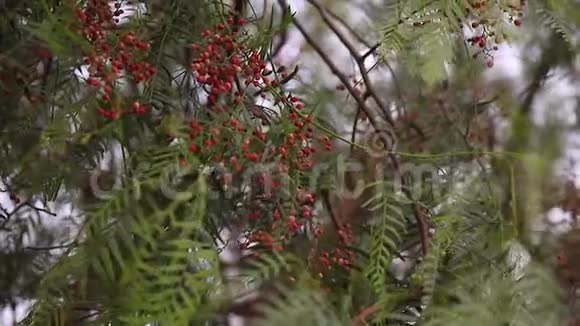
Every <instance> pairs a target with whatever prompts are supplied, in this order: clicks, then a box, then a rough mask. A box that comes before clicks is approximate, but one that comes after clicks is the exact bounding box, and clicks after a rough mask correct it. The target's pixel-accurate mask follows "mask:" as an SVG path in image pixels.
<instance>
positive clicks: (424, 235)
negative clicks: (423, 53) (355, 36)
mask: <svg viewBox="0 0 580 326" xmlns="http://www.w3.org/2000/svg"><path fill="white" fill-rule="evenodd" d="M308 1H309V2H310V3H311V4H312V5H314V6H315V7H316V8H317V9H318V11H319V12H320V14H321V16H322V18H323V20H324V21H325V23H326V24H328V25H329V27H330V28H331V29H332V30H333V32H334V33H335V34H336V35H337V36H338V37H339V38H340V40H341V42H342V43H343V44H344V45H345V46H346V47H347V48H348V50H349V52H350V53H351V55H352V56H353V57H354V58H355V59H356V62H357V64H358V66H359V69H360V71H361V75H362V77H363V79H364V81H365V84H366V86H367V91H368V92H369V94H370V96H371V97H373V99H374V100H375V102H377V105H378V106H379V107H380V108H381V110H382V111H383V112H384V113H385V114H386V113H388V110H387V108H386V106H385V105H384V103H383V102H382V101H381V100H380V99H379V98H378V96H377V94H376V92H374V90H373V89H372V85H371V83H370V80H369V77H368V74H367V73H366V69H365V67H364V59H363V58H362V56H360V55H359V54H358V53H357V52H356V49H355V48H354V47H353V45H352V44H351V43H350V42H349V41H348V40H346V38H345V36H344V35H343V34H342V33H341V32H340V31H338V29H337V28H336V27H335V26H334V24H333V23H332V22H331V21H330V20H329V18H328V16H327V15H326V13H325V12H324V9H322V7H320V5H318V4H317V3H316V2H314V0H308ZM278 3H279V4H280V5H281V6H283V5H284V4H285V1H284V0H278ZM292 23H293V24H294V26H296V28H297V29H298V30H299V31H300V33H301V34H302V36H303V37H304V39H305V40H306V42H307V43H308V44H309V45H310V46H311V47H312V48H313V49H314V51H315V52H316V53H317V54H318V55H319V56H320V58H321V59H322V60H323V61H324V63H325V64H326V65H327V66H328V68H329V69H330V70H331V71H332V73H333V74H334V75H335V76H336V77H338V79H340V81H341V82H342V83H343V84H344V86H345V87H346V89H347V90H348V92H349V93H350V95H351V96H352V97H353V98H354V99H355V101H356V103H357V104H358V105H359V109H360V110H361V111H362V112H363V113H364V114H365V115H366V116H367V117H368V119H369V122H370V123H371V125H372V127H373V128H374V129H375V130H376V131H377V132H379V134H380V137H381V139H382V140H383V142H384V144H385V146H387V145H388V144H389V139H388V136H386V135H384V134H383V133H382V132H381V131H382V130H383V129H382V128H381V126H380V125H379V122H378V120H377V118H376V116H375V115H374V113H375V112H372V111H371V110H370V109H369V107H368V106H367V104H366V101H365V99H364V98H363V97H361V95H360V94H359V92H357V91H356V90H355V89H354V87H353V86H352V85H351V84H350V83H349V80H348V78H347V77H346V76H345V74H344V73H342V71H341V70H340V69H339V68H338V67H337V66H336V65H335V64H334V62H333V61H332V60H331V59H330V57H329V56H328V54H327V53H325V52H324V51H323V50H322V48H321V47H320V46H319V45H318V44H317V43H316V42H315V41H314V39H313V38H312V37H311V36H310V35H309V34H308V32H307V31H306V29H305V28H304V26H302V24H301V23H300V22H299V21H298V20H297V19H296V18H295V17H292ZM385 120H387V122H388V123H389V124H390V125H391V126H394V122H393V121H392V119H391V118H390V117H389V116H387V117H386V119H385ZM388 157H389V159H390V160H391V162H392V164H393V167H394V169H395V171H399V170H400V164H399V160H398V158H397V157H396V155H394V154H393V153H392V152H390V151H389V152H388ZM409 189H410V184H409V183H408V182H405V181H404V183H403V192H404V194H405V196H406V197H407V198H409V199H410V200H412V201H413V202H414V204H413V205H414V207H413V211H414V215H415V219H416V222H417V225H418V227H419V229H420V236H421V251H422V253H423V255H425V254H427V250H428V246H429V227H428V224H427V221H426V218H425V216H424V215H423V213H422V211H421V206H420V204H419V203H418V202H417V201H416V200H414V199H413V198H412V194H411V192H410V190H409Z"/></svg>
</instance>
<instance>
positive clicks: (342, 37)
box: [308, 0, 394, 126]
mask: <svg viewBox="0 0 580 326" xmlns="http://www.w3.org/2000/svg"><path fill="white" fill-rule="evenodd" d="M308 3H310V4H311V5H313V6H314V7H315V8H316V9H317V10H318V12H319V13H320V16H321V17H322V20H323V21H324V22H325V23H326V25H328V27H329V28H330V29H331V30H332V31H333V32H334V34H336V36H338V38H339V39H340V41H341V42H342V44H343V45H344V46H345V47H346V48H347V49H348V51H349V52H350V54H351V55H352V57H353V58H354V59H355V62H356V64H357V65H358V68H359V71H360V74H361V76H362V78H363V80H364V82H365V86H366V89H367V91H368V92H369V94H370V96H371V97H372V98H373V100H374V101H375V103H376V104H377V105H378V106H379V108H380V109H381V111H382V112H389V111H388V110H387V106H386V104H385V103H383V101H382V100H381V98H380V97H379V96H378V95H377V92H376V91H375V89H374V88H373V85H372V82H371V80H370V78H369V75H368V73H367V70H366V68H365V65H364V61H365V60H364V59H365V58H363V57H362V56H361V55H360V54H358V52H357V50H356V48H355V47H354V45H353V44H352V43H351V42H350V41H349V40H348V39H347V38H346V36H345V35H344V34H343V33H342V32H341V31H340V30H339V29H338V27H337V26H336V25H335V24H334V22H332V21H331V20H330V18H329V17H328V14H327V13H326V10H325V9H324V8H322V6H321V5H320V4H319V3H318V2H316V1H315V0H308ZM385 119H386V121H387V122H388V123H389V124H390V125H391V126H394V122H393V120H392V118H391V117H390V115H386V116H385Z"/></svg>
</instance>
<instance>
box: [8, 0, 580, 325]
mask: <svg viewBox="0 0 580 326" xmlns="http://www.w3.org/2000/svg"><path fill="white" fill-rule="evenodd" d="M359 1H362V2H364V1H363V0H359ZM271 2H272V1H271V0H269V1H268V6H269V7H268V8H271ZM288 2H289V4H290V5H291V6H292V9H293V10H294V11H297V12H298V15H297V18H298V19H299V20H301V22H302V23H303V24H304V25H306V26H309V25H311V24H309V22H312V20H308V19H307V18H305V17H304V14H303V11H304V9H308V10H310V9H311V8H307V7H306V6H307V5H306V4H305V2H304V1H303V0H292V1H288ZM374 2H378V1H377V0H375V1H374ZM254 3H255V4H256V8H257V10H260V7H261V4H262V1H254ZM126 11H127V10H126ZM311 12H312V11H311ZM348 13H349V20H350V21H352V22H353V23H361V22H365V21H367V20H368V18H367V17H366V16H365V15H364V13H362V12H361V11H356V10H352V9H349V10H348ZM324 40H325V42H324V43H323V45H324V47H325V48H327V49H332V51H333V55H332V58H333V59H334V60H335V62H337V63H338V65H339V66H340V67H351V72H354V65H353V63H352V62H351V59H350V55H349V53H348V51H347V50H346V49H345V48H344V47H343V46H342V44H340V42H339V41H338V39H337V38H336V37H335V36H332V37H325V39H324ZM303 46H304V40H303V38H302V36H301V35H300V33H299V32H298V31H296V30H295V29H292V30H291V31H290V32H289V34H288V42H287V44H286V45H285V46H284V48H283V49H282V51H281V56H280V57H279V58H278V61H279V63H281V64H284V65H287V66H294V65H296V64H299V65H301V66H314V68H313V69H302V70H301V71H300V73H299V74H300V78H302V79H304V80H308V79H310V78H315V77H322V78H323V80H324V81H325V82H326V83H328V85H330V86H331V85H334V84H336V81H337V80H336V79H335V78H334V77H333V76H332V75H331V74H330V72H329V71H328V70H327V69H326V68H325V67H322V66H320V67H322V68H321V69H323V70H324V71H323V72H321V71H320V69H317V68H316V67H318V66H319V65H320V60H319V59H318V58H317V57H316V56H315V55H313V54H310V53H309V54H306V55H303V54H302V53H301V49H302V47H303ZM360 50H361V52H363V51H364V50H365V49H364V48H362V47H361V48H360ZM520 53H521V51H520V49H518V48H517V47H516V46H509V45H506V44H504V45H501V46H500V48H499V51H497V52H496V58H495V65H494V67H493V68H491V69H489V71H488V72H487V74H488V78H490V79H497V78H501V79H509V80H511V81H513V82H514V83H515V84H516V85H523V80H524V76H523V67H524V65H523V64H522V59H521V58H520ZM371 61H372V60H369V62H368V63H367V64H368V65H369V66H370V65H371V64H372V62H371ZM312 71H315V72H316V74H317V75H313V74H312ZM372 78H374V79H376V80H381V81H382V82H389V80H390V78H391V77H390V75H389V74H388V72H385V71H383V72H380V71H379V73H378V74H376V73H375V74H373V75H372ZM575 78H576V80H571V79H570V78H564V77H557V76H554V77H552V78H551V79H550V80H549V81H548V82H547V84H546V87H545V89H544V91H543V93H542V96H541V97H540V98H539V99H538V101H537V102H536V103H535V105H536V107H537V108H544V107H550V108H553V107H558V110H554V111H552V110H550V111H547V110H542V109H538V110H536V112H535V113H534V116H533V118H534V120H535V121H536V122H538V123H543V122H544V121H545V120H546V118H547V117H548V116H554V115H555V116H557V117H558V118H559V119H561V120H562V121H566V122H567V125H568V126H569V127H574V126H575V125H576V118H575V114H574V111H575V109H576V107H575V105H576V102H575V97H576V96H580V91H579V89H580V87H579V83H578V79H580V76H579V75H578V74H577V75H576V77H575ZM331 87H332V86H331ZM566 148H567V149H566V152H565V157H564V158H563V159H562V160H561V162H560V166H559V171H561V172H562V173H565V174H568V175H572V176H573V180H575V182H576V184H577V185H579V186H580V167H576V166H573V165H572V164H570V162H572V161H573V160H578V159H580V133H579V132H578V131H571V132H569V133H568V137H567V146H566ZM0 186H2V185H0ZM0 203H1V204H2V205H3V206H4V207H5V208H6V209H8V210H10V209H11V208H12V207H13V205H12V203H11V201H10V200H9V198H8V194H6V193H0ZM59 215H61V216H70V215H74V212H72V211H71V206H70V205H68V206H66V205H65V206H61V207H60V210H59ZM548 215H549V218H550V220H553V221H554V222H562V221H565V220H566V219H568V220H569V219H570V216H567V215H566V214H564V213H563V212H562V211H561V210H560V209H558V208H555V209H553V210H551V211H550V212H549V214H548ZM48 220H50V224H51V225H54V226H58V225H59V218H53V217H49V218H47V219H46V220H45V221H48ZM61 231H62V230H61ZM71 233H72V232H71ZM28 306H29V303H22V304H20V305H19V306H18V308H17V311H16V317H17V319H21V318H23V316H25V314H26V310H27V309H28ZM13 318H14V315H13V312H12V310H11V309H10V308H5V309H3V310H0V326H11V325H12V321H13Z"/></svg>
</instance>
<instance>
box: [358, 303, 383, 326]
mask: <svg viewBox="0 0 580 326" xmlns="http://www.w3.org/2000/svg"><path fill="white" fill-rule="evenodd" d="M379 309H380V307H379V305H378V304H377V303H375V304H372V305H370V306H368V307H366V308H364V309H363V310H361V311H360V312H359V313H358V315H356V316H355V317H354V318H353V319H352V326H359V325H364V324H365V320H367V318H368V317H369V316H371V315H372V314H374V313H375V312H377V311H379Z"/></svg>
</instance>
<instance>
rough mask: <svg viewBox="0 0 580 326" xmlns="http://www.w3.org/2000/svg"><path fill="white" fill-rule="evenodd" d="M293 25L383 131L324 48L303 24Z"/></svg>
mask: <svg viewBox="0 0 580 326" xmlns="http://www.w3.org/2000/svg"><path fill="white" fill-rule="evenodd" d="M278 3H279V4H280V5H281V6H282V5H284V3H285V1H284V0H278ZM292 23H293V24H294V26H296V28H297V29H298V31H300V33H301V34H302V36H303V37H304V39H305V40H306V42H307V43H308V44H309V45H310V46H311V47H312V48H313V49H314V51H315V52H316V53H317V54H318V55H319V56H320V58H321V59H322V61H324V63H325V64H326V65H327V66H328V68H329V69H330V70H331V71H332V73H333V74H334V75H335V76H336V77H337V78H338V79H339V80H340V81H341V82H342V83H343V84H344V86H345V87H346V89H347V90H348V92H349V93H350V95H351V96H352V97H353V98H354V100H355V101H356V103H357V104H358V105H359V107H360V108H361V110H362V111H363V112H364V113H365V114H366V115H367V117H368V118H369V121H370V123H371V125H372V126H373V128H375V129H376V130H381V128H380V126H379V122H378V121H377V119H376V117H375V115H374V114H373V113H374V112H372V111H371V109H370V108H369V107H368V106H367V104H366V102H365V101H364V99H363V98H362V97H361V95H360V94H359V92H358V91H357V90H355V89H354V87H353V86H352V85H351V84H350V82H349V79H348V78H347V77H346V75H345V74H344V73H343V72H342V71H341V70H340V69H339V68H338V67H337V66H336V64H334V62H332V60H331V59H330V57H329V56H328V55H327V54H326V53H325V52H324V51H323V50H322V48H321V47H320V46H319V45H318V44H316V42H315V41H314V39H313V38H312V37H311V36H310V35H309V34H308V32H307V31H306V29H305V28H304V26H302V24H301V23H300V22H299V21H298V20H297V19H296V18H295V17H292Z"/></svg>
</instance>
